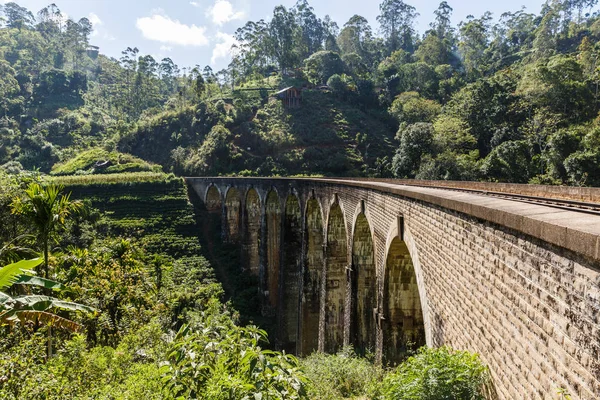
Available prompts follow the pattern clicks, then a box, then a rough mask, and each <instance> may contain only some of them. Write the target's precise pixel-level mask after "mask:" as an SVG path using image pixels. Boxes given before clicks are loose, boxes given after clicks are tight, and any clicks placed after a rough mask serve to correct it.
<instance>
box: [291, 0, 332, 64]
mask: <svg viewBox="0 0 600 400" xmlns="http://www.w3.org/2000/svg"><path fill="white" fill-rule="evenodd" d="M294 11H295V13H296V21H297V24H298V26H299V28H300V30H301V32H302V33H301V38H302V56H301V57H302V58H303V59H304V58H306V57H308V56H310V55H311V54H313V53H315V52H317V51H319V50H322V49H323V44H324V42H325V35H326V31H325V28H324V26H323V21H321V19H319V18H317V16H316V15H315V12H314V9H313V8H312V7H311V6H310V5H309V4H308V1H307V0H298V2H297V3H296V5H295V6H294Z"/></svg>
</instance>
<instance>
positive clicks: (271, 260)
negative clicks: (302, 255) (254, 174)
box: [264, 188, 281, 311]
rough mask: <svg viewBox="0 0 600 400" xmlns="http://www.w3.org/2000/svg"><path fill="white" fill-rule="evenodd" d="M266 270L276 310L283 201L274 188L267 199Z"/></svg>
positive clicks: (266, 286) (272, 301)
mask: <svg viewBox="0 0 600 400" xmlns="http://www.w3.org/2000/svg"><path fill="white" fill-rule="evenodd" d="M265 231H266V232H265V237H266V265H265V266H266V271H265V274H264V278H265V281H266V282H265V288H266V289H267V291H268V299H269V305H270V306H271V307H272V308H273V310H274V311H276V310H277V307H278V304H279V302H278V301H279V274H280V255H281V203H280V200H279V194H278V193H277V190H276V189H275V188H272V189H271V190H270V191H269V192H268V193H267V197H266V200H265Z"/></svg>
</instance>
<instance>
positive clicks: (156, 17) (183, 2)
mask: <svg viewBox="0 0 600 400" xmlns="http://www.w3.org/2000/svg"><path fill="white" fill-rule="evenodd" d="M6 2H7V0H0V3H6ZM51 2H55V3H56V5H57V6H58V7H59V8H60V9H61V11H62V12H63V13H65V14H67V15H68V16H69V17H71V18H73V19H75V20H77V19H79V18H81V17H84V16H85V17H88V18H89V19H90V20H91V21H92V22H93V23H94V25H95V32H94V34H93V37H92V44H94V45H97V46H99V47H100V51H101V52H102V53H104V54H106V55H108V56H112V57H117V58H118V57H120V55H121V51H122V50H123V49H125V48H127V47H138V48H139V49H140V53H142V54H151V55H152V56H154V57H155V58H157V59H162V58H163V57H171V58H172V59H173V61H175V63H176V64H178V65H179V66H180V67H184V66H194V65H196V64H199V65H201V66H204V65H207V64H210V65H211V66H212V67H213V68H214V69H215V70H218V69H221V68H223V67H225V66H226V65H227V64H228V59H229V48H230V47H231V44H232V42H233V37H232V36H231V35H232V34H233V33H234V32H235V30H236V29H237V28H238V27H239V26H241V25H243V24H244V23H245V22H246V21H248V20H259V19H261V18H265V19H266V18H268V17H269V15H270V14H271V13H272V11H273V8H274V7H275V6H277V5H279V4H283V5H284V6H286V7H292V6H293V5H294V4H295V2H296V0H279V1H277V0H260V1H256V0H170V1H164V0H143V1H140V0H138V1H134V0H16V3H18V4H20V5H21V6H24V7H27V8H28V9H30V10H31V11H33V12H34V14H35V13H37V12H38V11H39V10H40V9H42V8H43V7H45V6H47V5H48V4H50V3H51ZM310 3H311V5H312V6H313V8H314V9H315V12H316V14H317V15H318V16H319V17H321V18H322V17H324V16H325V15H326V14H329V15H330V16H331V17H332V19H333V20H334V21H336V22H337V23H338V25H339V26H340V27H341V26H342V25H343V24H344V23H345V22H346V21H347V20H348V19H349V18H350V17H351V16H352V15H354V14H359V15H362V16H364V17H366V18H367V19H368V20H369V23H370V24H371V26H372V27H373V29H374V30H376V29H377V21H376V19H375V18H376V16H377V14H378V5H379V0H327V1H322V0H320V1H318V0H313V1H311V2H310ZM407 3H409V4H412V5H414V6H415V7H416V8H417V11H418V12H419V14H420V16H419V18H418V20H417V29H418V30H419V32H420V33H423V32H425V30H426V29H427V28H428V24H429V22H430V21H432V19H433V11H434V10H435V9H436V8H437V6H438V5H439V3H440V0H420V1H416V0H413V1H410V0H409V1H407ZM448 3H449V4H450V5H451V6H452V7H453V8H454V15H453V22H454V23H455V24H457V23H458V22H460V21H461V20H463V19H464V18H465V17H466V16H467V15H469V14H472V15H475V16H480V15H481V14H483V13H484V12H485V11H491V12H492V13H493V15H494V17H495V18H497V17H499V16H500V15H501V14H502V13H503V12H506V11H516V10H519V9H520V8H521V7H522V6H525V7H526V8H527V11H529V12H533V13H538V12H539V11H540V9H541V6H542V3H543V0H504V1H491V2H488V1H483V0H471V1H468V0H448Z"/></svg>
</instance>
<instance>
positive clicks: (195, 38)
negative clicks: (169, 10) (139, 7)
mask: <svg viewBox="0 0 600 400" xmlns="http://www.w3.org/2000/svg"><path fill="white" fill-rule="evenodd" d="M135 26H136V27H137V28H138V29H139V30H140V31H142V35H144V37H145V38H146V39H150V40H155V41H157V42H161V43H170V44H175V45H179V46H206V45H207V44H208V38H207V37H206V35H205V32H206V28H205V27H203V26H196V25H186V24H182V23H181V22H179V21H178V20H173V19H171V18H169V17H168V16H166V15H161V14H158V13H155V14H153V15H152V16H151V17H143V18H138V19H137V21H136V24H135Z"/></svg>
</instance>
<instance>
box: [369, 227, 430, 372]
mask: <svg viewBox="0 0 600 400" xmlns="http://www.w3.org/2000/svg"><path fill="white" fill-rule="evenodd" d="M403 236H404V240H402V239H401V238H400V237H399V236H398V235H397V234H395V235H394V236H393V237H391V241H390V240H388V242H389V244H388V247H387V254H386V262H385V273H384V284H383V305H382V312H383V320H382V324H381V325H382V335H383V362H384V363H387V364H396V363H398V362H399V361H401V360H402V358H403V356H404V355H405V354H406V353H407V351H408V350H411V349H417V348H419V347H421V346H423V345H425V344H431V332H430V324H429V321H428V312H427V311H426V310H427V301H426V295H425V292H424V291H425V289H424V285H423V282H422V275H421V271H420V264H419V263H418V256H417V253H416V248H415V247H414V240H413V239H412V236H410V235H409V232H404V234H403ZM413 255H414V259H413ZM417 270H418V271H417ZM418 276H419V278H418Z"/></svg>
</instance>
